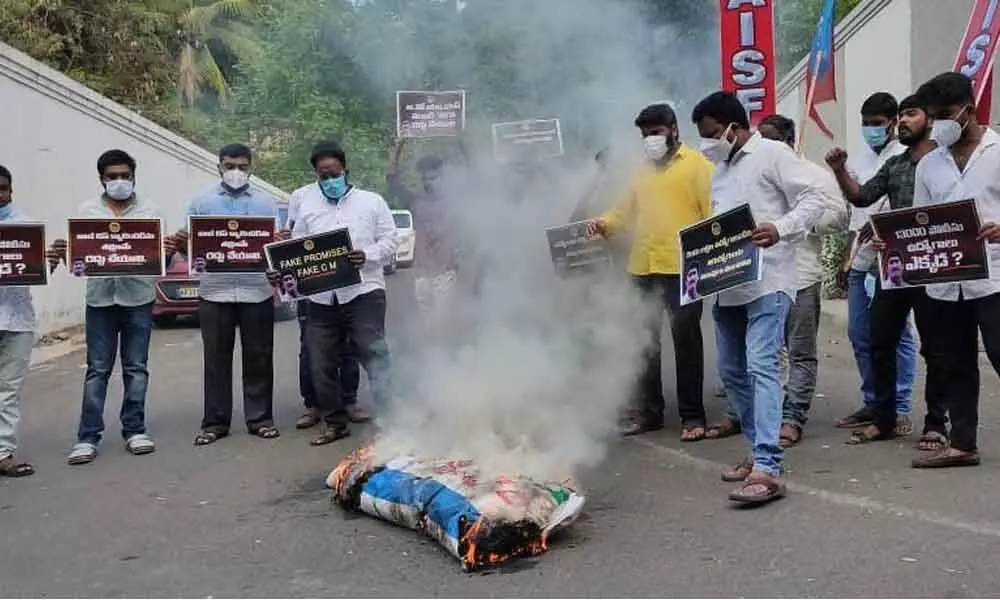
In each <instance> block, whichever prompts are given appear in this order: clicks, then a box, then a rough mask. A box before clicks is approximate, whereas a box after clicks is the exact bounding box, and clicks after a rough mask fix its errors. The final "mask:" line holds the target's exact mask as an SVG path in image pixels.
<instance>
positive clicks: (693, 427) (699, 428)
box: [681, 421, 705, 442]
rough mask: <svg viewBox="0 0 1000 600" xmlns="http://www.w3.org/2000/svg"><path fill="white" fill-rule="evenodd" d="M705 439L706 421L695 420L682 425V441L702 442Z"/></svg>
mask: <svg viewBox="0 0 1000 600" xmlns="http://www.w3.org/2000/svg"><path fill="white" fill-rule="evenodd" d="M703 439H705V423H703V422H698V421H694V422H691V423H685V424H684V425H681V441H682V442H700V441H701V440H703Z"/></svg>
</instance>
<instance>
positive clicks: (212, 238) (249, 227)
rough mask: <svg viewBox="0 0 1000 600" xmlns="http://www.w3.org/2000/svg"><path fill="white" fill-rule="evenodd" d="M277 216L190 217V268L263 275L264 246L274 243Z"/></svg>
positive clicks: (197, 272) (195, 271)
mask: <svg viewBox="0 0 1000 600" xmlns="http://www.w3.org/2000/svg"><path fill="white" fill-rule="evenodd" d="M274 227H275V222H274V217H230V216H190V217H188V257H189V258H190V260H189V262H188V265H189V266H188V269H189V271H190V273H191V275H201V274H204V273H263V272H264V271H266V270H267V259H266V258H265V256H264V246H265V245H267V244H269V243H271V242H272V241H274Z"/></svg>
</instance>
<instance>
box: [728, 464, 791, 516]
mask: <svg viewBox="0 0 1000 600" xmlns="http://www.w3.org/2000/svg"><path fill="white" fill-rule="evenodd" d="M756 486H760V487H762V488H764V491H763V492H751V491H749V490H750V488H753V487H756ZM785 492H786V489H785V484H784V482H782V481H781V480H779V479H778V478H776V477H771V476H770V475H767V474H765V473H761V472H759V471H755V472H753V473H751V474H750V476H749V477H747V478H746V481H744V482H743V485H742V486H740V488H739V489H737V490H735V491H733V492H732V493H730V494H729V499H730V500H731V501H732V502H736V503H737V504H740V505H742V506H748V507H750V506H762V505H764V504H767V503H769V502H774V501H775V500H777V499H778V498H784V496H785Z"/></svg>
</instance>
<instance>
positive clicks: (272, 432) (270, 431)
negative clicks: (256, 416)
mask: <svg viewBox="0 0 1000 600" xmlns="http://www.w3.org/2000/svg"><path fill="white" fill-rule="evenodd" d="M250 433H251V434H252V435H255V436H257V437H259V438H263V439H265V440H273V439H274V438H276V437H278V436H280V435H281V433H280V432H279V431H278V430H277V429H275V428H274V427H271V426H269V425H263V426H261V427H258V428H257V429H254V430H253V431H251V432H250Z"/></svg>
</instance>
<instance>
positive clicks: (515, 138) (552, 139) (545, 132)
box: [493, 119, 563, 163]
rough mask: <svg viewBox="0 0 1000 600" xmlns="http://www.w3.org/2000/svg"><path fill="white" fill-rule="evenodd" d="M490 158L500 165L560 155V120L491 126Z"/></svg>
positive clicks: (535, 120) (561, 147)
mask: <svg viewBox="0 0 1000 600" xmlns="http://www.w3.org/2000/svg"><path fill="white" fill-rule="evenodd" d="M493 155H494V157H495V158H496V160H497V162H501V163H512V162H518V161H529V160H539V159H543V158H555V157H557V156H562V155H563V140H562V128H561V127H560V126H559V119H531V120H529V121H517V122H513V123H494V124H493Z"/></svg>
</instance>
